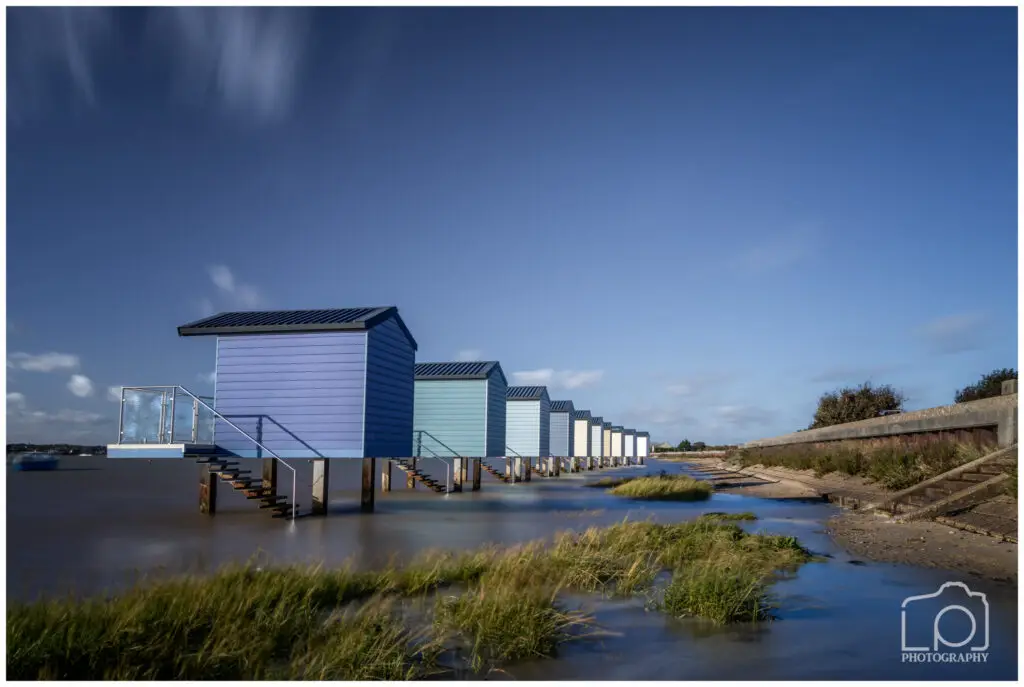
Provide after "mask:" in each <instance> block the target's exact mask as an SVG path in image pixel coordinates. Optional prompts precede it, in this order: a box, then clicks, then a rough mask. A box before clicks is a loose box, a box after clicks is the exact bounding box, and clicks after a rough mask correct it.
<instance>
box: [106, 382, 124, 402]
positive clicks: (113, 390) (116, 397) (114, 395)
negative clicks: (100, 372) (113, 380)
mask: <svg viewBox="0 0 1024 687" xmlns="http://www.w3.org/2000/svg"><path fill="white" fill-rule="evenodd" d="M107 400H108V401H112V402H114V403H120V402H121V387H119V386H108V387H107Z"/></svg>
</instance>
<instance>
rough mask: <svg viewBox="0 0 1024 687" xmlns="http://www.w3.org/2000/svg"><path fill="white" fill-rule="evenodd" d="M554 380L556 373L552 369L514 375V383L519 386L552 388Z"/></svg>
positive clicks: (514, 373) (528, 371)
mask: <svg viewBox="0 0 1024 687" xmlns="http://www.w3.org/2000/svg"><path fill="white" fill-rule="evenodd" d="M554 378H555V371H554V370H552V369H550V368H546V369H543V370H524V371H522V372H513V373H512V381H514V382H515V384H516V385H517V386H551V385H552V381H553V380H554Z"/></svg>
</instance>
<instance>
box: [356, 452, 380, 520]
mask: <svg viewBox="0 0 1024 687" xmlns="http://www.w3.org/2000/svg"><path fill="white" fill-rule="evenodd" d="M376 475H377V459H376V458H363V489H362V495H361V498H360V500H359V507H360V509H361V510H362V511H363V512H364V513H372V512H373V497H374V493H373V482H374V478H375V477H376Z"/></svg>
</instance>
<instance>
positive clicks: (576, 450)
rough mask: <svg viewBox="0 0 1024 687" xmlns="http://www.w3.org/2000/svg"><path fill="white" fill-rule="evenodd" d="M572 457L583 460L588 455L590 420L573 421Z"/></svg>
mask: <svg viewBox="0 0 1024 687" xmlns="http://www.w3.org/2000/svg"><path fill="white" fill-rule="evenodd" d="M572 426H573V442H572V455H573V456H574V457H576V458H583V457H586V456H589V455H590V420H573V423H572Z"/></svg>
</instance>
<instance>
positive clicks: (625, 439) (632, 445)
mask: <svg viewBox="0 0 1024 687" xmlns="http://www.w3.org/2000/svg"><path fill="white" fill-rule="evenodd" d="M622 455H624V456H626V457H627V458H632V457H633V456H635V455H636V436H635V435H633V434H628V433H627V434H623V435H622Z"/></svg>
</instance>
